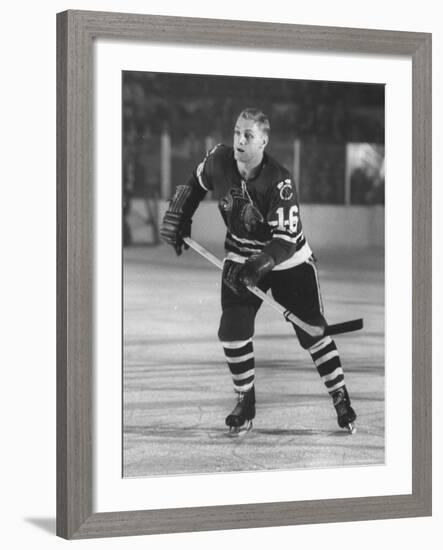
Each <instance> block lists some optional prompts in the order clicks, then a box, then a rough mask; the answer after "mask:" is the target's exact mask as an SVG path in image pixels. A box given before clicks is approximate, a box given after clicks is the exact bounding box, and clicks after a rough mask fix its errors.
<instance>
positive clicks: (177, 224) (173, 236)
mask: <svg viewBox="0 0 443 550" xmlns="http://www.w3.org/2000/svg"><path fill="white" fill-rule="evenodd" d="M190 234H191V220H189V219H184V218H183V215H182V214H178V213H176V212H171V211H170V210H168V211H167V212H166V214H165V216H164V218H163V221H162V224H161V226H160V236H161V237H162V239H163V240H164V241H165V242H166V243H168V244H170V245H171V246H172V247H173V248H174V250H175V252H176V254H177V256H180V254H181V253H182V252H183V248H185V250H186V249H188V248H189V246H188V245H187V244H186V243H185V242H184V241H183V237H189V235H190Z"/></svg>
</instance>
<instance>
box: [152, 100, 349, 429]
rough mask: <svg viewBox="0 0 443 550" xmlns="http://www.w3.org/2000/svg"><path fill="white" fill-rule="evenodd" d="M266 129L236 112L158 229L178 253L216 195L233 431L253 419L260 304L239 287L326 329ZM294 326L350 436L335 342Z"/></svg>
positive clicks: (295, 209)
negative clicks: (228, 138)
mask: <svg viewBox="0 0 443 550" xmlns="http://www.w3.org/2000/svg"><path fill="white" fill-rule="evenodd" d="M269 131H270V125H269V120H268V118H267V117H266V115H265V114H264V113H262V112H261V111H258V110H256V109H245V110H243V111H242V112H241V113H240V115H239V116H238V119H237V121H236V124H235V128H234V140H233V147H228V146H226V145H222V144H220V145H217V146H216V147H214V148H213V149H212V150H211V151H210V152H209V153H208V154H207V155H206V157H205V159H204V160H203V161H202V162H201V163H200V164H199V165H198V166H197V168H196V169H195V171H194V173H193V174H192V176H191V177H190V179H189V181H188V182H187V183H186V184H184V185H179V186H178V187H177V189H176V192H175V194H174V196H173V198H172V200H171V202H170V205H169V209H168V210H167V212H166V214H165V216H164V219H163V222H162V225H161V229H160V234H161V236H162V237H163V239H164V240H165V241H166V242H167V243H169V244H170V245H172V246H173V247H174V248H175V250H176V253H177V255H180V254H181V253H182V249H183V247H186V245H185V243H184V242H183V237H186V236H189V235H190V230H191V221H192V216H193V214H194V212H195V210H196V209H197V207H198V205H199V203H200V201H201V200H202V199H203V198H204V196H205V195H206V193H207V192H208V191H214V190H215V191H216V192H217V194H218V196H223V198H222V199H221V201H220V202H219V209H220V212H221V215H222V216H223V219H224V222H225V224H226V228H227V232H226V238H225V250H226V258H225V260H224V264H223V274H222V285H221V301H222V316H221V319H220V326H219V331H218V336H219V339H220V341H221V343H222V346H223V350H224V355H225V358H226V362H227V364H228V367H229V370H230V373H231V375H232V381H233V385H234V391H235V392H236V395H237V404H236V406H235V408H234V410H233V411H232V412H231V414H229V415H228V416H227V417H226V425H227V426H228V427H229V429H230V431H231V432H233V433H235V434H239V433H242V432H245V431H248V430H249V429H251V427H252V420H253V419H254V417H255V387H254V380H255V370H254V351H253V340H252V338H253V334H254V323H255V317H256V314H257V311H258V310H259V308H260V306H261V300H260V299H259V298H257V297H256V296H255V295H254V294H252V293H251V292H249V291H248V290H247V288H246V286H247V285H256V286H258V287H259V288H260V289H261V290H263V291H264V292H266V291H268V290H269V289H271V291H272V295H273V297H274V299H275V300H276V301H277V302H279V303H280V304H281V305H283V306H284V307H285V308H286V309H288V310H290V311H291V312H293V313H295V315H297V316H298V317H299V318H301V319H302V320H303V321H306V322H308V323H310V324H311V325H318V326H326V321H325V318H324V316H323V306H322V300H321V295H320V288H319V285H318V275H317V268H316V265H315V259H314V256H313V254H312V251H311V248H310V247H309V244H308V242H307V239H306V237H305V235H304V233H303V229H302V223H301V220H300V210H299V205H298V200H297V193H296V189H295V185H294V182H293V179H292V178H291V175H290V174H289V172H288V171H287V170H286V169H285V168H284V167H283V166H281V165H280V164H279V163H278V162H277V161H276V160H274V159H273V158H272V157H271V156H269V155H268V154H267V153H266V152H265V148H266V146H267V144H268V141H269ZM293 326H294V329H295V332H296V333H297V336H298V339H299V342H300V344H301V346H302V347H303V348H304V349H306V350H308V352H309V354H310V355H311V357H312V360H313V362H314V364H315V366H316V368H317V370H318V373H319V375H320V376H321V378H322V380H323V382H324V384H325V386H326V389H327V391H328V392H329V394H330V396H331V397H332V401H333V405H334V407H335V410H336V413H337V420H338V424H339V426H340V427H342V428H348V429H349V430H350V431H353V430H354V421H355V419H356V414H355V412H354V410H353V409H352V407H351V402H350V398H349V395H348V392H347V389H346V386H345V382H344V375H343V369H342V367H341V363H340V357H339V354H338V351H337V347H336V345H335V343H334V341H333V340H332V338H331V337H330V336H325V337H320V338H314V337H312V336H310V335H309V334H307V333H306V332H304V331H303V330H302V329H300V328H299V327H297V326H295V325H293Z"/></svg>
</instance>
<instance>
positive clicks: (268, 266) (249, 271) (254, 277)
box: [238, 252, 275, 286]
mask: <svg viewBox="0 0 443 550" xmlns="http://www.w3.org/2000/svg"><path fill="white" fill-rule="evenodd" d="M274 266H275V261H274V259H273V258H272V257H271V256H270V255H269V254H266V253H265V252H261V253H260V254H256V255H255V256H251V257H250V258H248V259H247V260H246V262H245V263H244V265H243V268H242V269H241V270H240V272H239V274H238V277H239V279H240V282H241V283H242V284H243V285H244V286H257V283H258V282H259V281H260V279H262V277H264V276H265V275H266V273H269V271H271V270H272V269H273V267H274Z"/></svg>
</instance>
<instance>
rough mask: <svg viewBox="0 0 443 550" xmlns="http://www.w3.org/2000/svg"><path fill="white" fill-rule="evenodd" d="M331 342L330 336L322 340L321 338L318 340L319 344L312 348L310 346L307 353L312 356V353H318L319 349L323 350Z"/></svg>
mask: <svg viewBox="0 0 443 550" xmlns="http://www.w3.org/2000/svg"><path fill="white" fill-rule="evenodd" d="M331 342H332V338H331V337H330V336H325V337H324V338H322V339H321V340H320V342H317V343H316V344H314V345H313V346H311V347H310V348H309V352H310V353H311V354H312V353H317V352H318V351H320V350H321V349H323V348H325V347H326V346H327V345H328V344H330V343H331Z"/></svg>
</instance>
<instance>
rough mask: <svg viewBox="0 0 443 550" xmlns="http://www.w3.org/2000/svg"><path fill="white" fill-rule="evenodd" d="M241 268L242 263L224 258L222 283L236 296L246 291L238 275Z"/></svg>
mask: <svg viewBox="0 0 443 550" xmlns="http://www.w3.org/2000/svg"><path fill="white" fill-rule="evenodd" d="M242 269H243V264H240V263H238V262H233V261H232V260H228V259H225V261H224V262H223V275H222V280H223V283H224V284H225V285H226V286H227V287H229V288H230V289H231V290H232V292H234V293H235V294H237V296H243V295H244V294H246V293H247V288H246V287H245V285H244V284H243V283H242V281H241V279H240V277H239V275H240V272H241V270H242Z"/></svg>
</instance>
